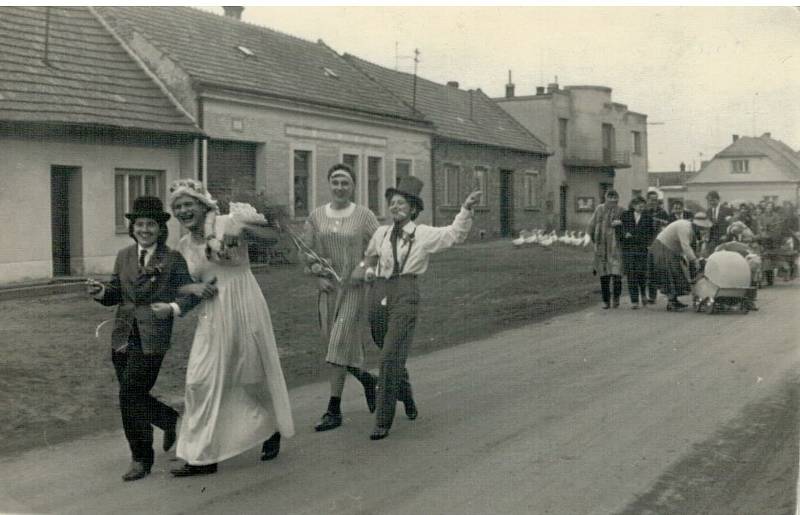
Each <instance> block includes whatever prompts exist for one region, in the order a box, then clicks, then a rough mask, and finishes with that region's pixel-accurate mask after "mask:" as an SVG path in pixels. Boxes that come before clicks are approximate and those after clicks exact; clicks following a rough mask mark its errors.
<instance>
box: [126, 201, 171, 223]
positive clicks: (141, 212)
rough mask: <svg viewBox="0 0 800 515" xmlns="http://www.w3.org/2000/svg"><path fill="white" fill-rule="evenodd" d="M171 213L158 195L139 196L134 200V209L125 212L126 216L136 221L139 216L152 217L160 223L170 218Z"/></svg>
mask: <svg viewBox="0 0 800 515" xmlns="http://www.w3.org/2000/svg"><path fill="white" fill-rule="evenodd" d="M170 217H171V215H170V214H169V213H167V212H165V211H164V205H163V204H162V203H161V199H160V198H158V197H137V198H136V200H134V201H133V209H132V210H131V212H130V213H125V218H127V219H128V220H130V221H134V220H136V219H137V218H150V219H153V220H155V221H156V222H158V223H164V222H166V221H167V220H169V219H170Z"/></svg>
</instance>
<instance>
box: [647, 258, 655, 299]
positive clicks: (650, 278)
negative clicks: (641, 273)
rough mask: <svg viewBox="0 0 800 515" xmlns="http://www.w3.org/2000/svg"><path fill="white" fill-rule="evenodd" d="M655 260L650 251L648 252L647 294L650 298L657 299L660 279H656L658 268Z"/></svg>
mask: <svg viewBox="0 0 800 515" xmlns="http://www.w3.org/2000/svg"><path fill="white" fill-rule="evenodd" d="M655 268H656V267H655V264H654V262H653V256H652V254H650V253H649V252H648V254H647V278H646V282H647V294H648V295H647V296H648V298H649V299H650V300H652V301H654V302H655V300H656V297H658V281H657V280H656V269H655Z"/></svg>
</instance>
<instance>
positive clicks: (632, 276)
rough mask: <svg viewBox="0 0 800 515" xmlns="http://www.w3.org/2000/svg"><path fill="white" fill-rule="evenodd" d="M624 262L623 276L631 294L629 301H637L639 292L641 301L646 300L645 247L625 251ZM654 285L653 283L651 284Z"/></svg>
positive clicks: (634, 302)
mask: <svg viewBox="0 0 800 515" xmlns="http://www.w3.org/2000/svg"><path fill="white" fill-rule="evenodd" d="M623 260H624V262H625V276H626V277H627V278H628V293H629V294H630V296H631V303H632V304H637V303H638V302H639V295H640V294H641V298H642V303H644V301H645V300H647V284H648V282H647V273H648V268H647V267H648V260H650V261H652V258H649V257H648V252H647V249H646V248H644V249H636V250H631V251H627V252H625V253H624V254H623ZM653 287H655V285H653Z"/></svg>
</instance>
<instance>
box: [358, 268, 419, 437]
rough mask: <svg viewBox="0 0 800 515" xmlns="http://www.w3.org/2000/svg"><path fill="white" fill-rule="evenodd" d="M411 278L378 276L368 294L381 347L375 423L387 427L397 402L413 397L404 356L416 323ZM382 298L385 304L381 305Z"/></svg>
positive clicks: (374, 335) (375, 337) (416, 298)
mask: <svg viewBox="0 0 800 515" xmlns="http://www.w3.org/2000/svg"><path fill="white" fill-rule="evenodd" d="M415 279H416V276H412V275H402V276H399V277H394V278H392V279H388V280H384V279H379V280H378V282H377V283H376V284H375V285H373V291H372V294H371V301H370V317H369V318H370V326H371V328H372V338H373V340H374V341H375V344H376V345H377V346H378V347H380V348H381V360H380V375H379V376H378V398H377V409H376V415H375V425H376V426H378V427H383V428H387V429H388V428H390V427H392V422H393V421H394V413H395V407H396V404H397V401H402V402H411V401H412V400H413V396H412V391H411V383H410V381H409V377H408V370H407V369H406V359H408V351H409V349H410V348H411V343H412V341H413V340H414V329H415V328H416V325H417V305H418V304H419V292H418V291H417V283H416V280H415ZM384 297H385V298H386V306H381V305H380V300H381V299H382V298H384Z"/></svg>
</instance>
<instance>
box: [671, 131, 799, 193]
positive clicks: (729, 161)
mask: <svg viewBox="0 0 800 515" xmlns="http://www.w3.org/2000/svg"><path fill="white" fill-rule="evenodd" d="M711 190H715V191H717V192H718V193H719V195H720V199H721V200H722V201H723V202H726V201H727V202H728V203H731V204H738V203H741V202H753V203H757V202H759V201H761V200H772V201H775V202H777V203H782V202H783V201H787V200H788V201H790V202H792V203H794V204H795V205H797V203H798V200H799V199H800V157H798V155H797V153H796V152H795V151H794V150H792V149H791V147H789V146H788V145H786V144H785V143H783V142H782V141H780V140H777V139H774V138H772V135H771V134H770V133H768V132H767V133H764V134H763V135H761V136H758V137H749V136H742V137H739V136H738V135H733V138H732V142H731V144H730V145H728V146H727V147H725V148H724V149H723V150H722V151H720V152H719V153H718V154H717V155H715V156H714V158H713V159H711V160H710V161H708V162H707V163H705V164H704V166H703V168H701V169H700V171H699V172H698V173H697V175H695V176H694V177H692V178H691V179H689V181H688V182H687V192H686V195H687V198H688V199H690V200H692V201H693V202H697V203H698V204H700V205H702V206H705V205H706V201H705V197H706V194H707V193H708V192H709V191H711Z"/></svg>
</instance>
